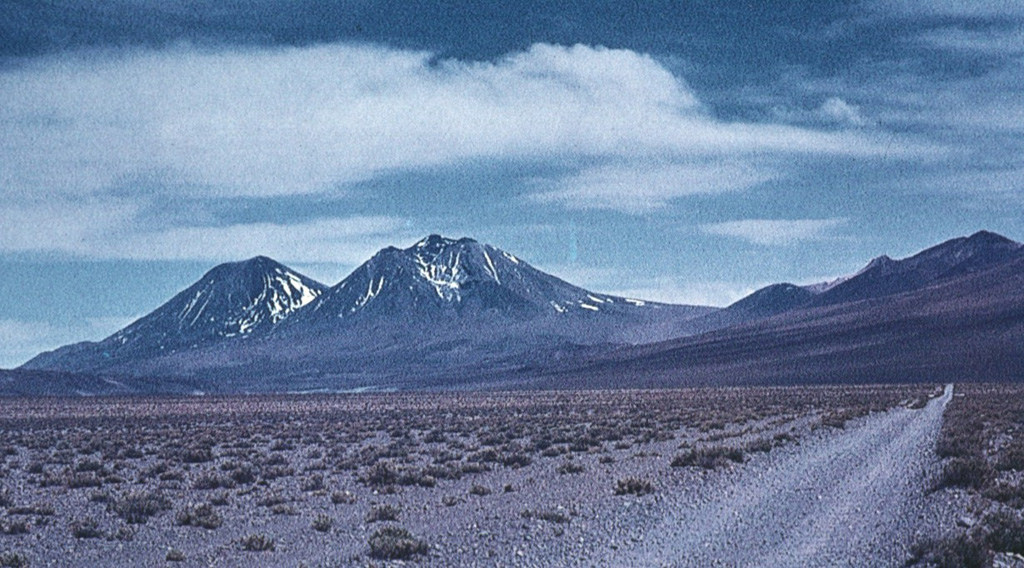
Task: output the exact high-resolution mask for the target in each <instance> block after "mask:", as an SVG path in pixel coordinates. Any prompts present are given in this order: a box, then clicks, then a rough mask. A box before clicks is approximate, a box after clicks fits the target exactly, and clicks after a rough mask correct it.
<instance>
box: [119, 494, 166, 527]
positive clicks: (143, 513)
mask: <svg viewBox="0 0 1024 568" xmlns="http://www.w3.org/2000/svg"><path fill="white" fill-rule="evenodd" d="M107 508H108V509H109V510H110V511H111V512H113V513H114V514H116V515H117V516H119V517H121V518H122V519H124V520H125V521H126V522H128V523H130V524H133V525H137V524H143V523H145V522H146V521H147V520H149V518H150V517H152V516H154V515H156V514H158V513H160V512H162V511H166V510H168V509H170V508H171V502H170V501H169V500H168V499H167V498H166V497H164V496H163V495H161V494H159V493H153V492H149V491H137V492H132V493H128V494H126V495H124V496H122V497H121V498H120V499H118V500H117V501H114V502H112V503H110V504H109V505H108V506H107Z"/></svg>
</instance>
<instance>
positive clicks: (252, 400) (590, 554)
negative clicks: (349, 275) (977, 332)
mask: <svg viewBox="0 0 1024 568" xmlns="http://www.w3.org/2000/svg"><path fill="white" fill-rule="evenodd" d="M939 394H941V389H936V387H934V386H910V387H828V388H778V389H762V388H751V389H720V390H675V391H611V392H608V391H605V392H573V393H514V394H501V393H499V394H488V395H465V394H462V395H454V394H448V395H446V394H424V395H360V396H346V397H248V398H246V397H239V398H217V399H174V398H172V399H146V400H139V399H100V400H91V401H72V400H48V399H12V400H7V401H3V404H4V410H5V413H6V414H5V417H3V418H0V427H2V428H3V433H4V438H3V440H2V441H0V454H3V460H2V466H0V487H2V489H0V505H2V507H3V512H2V513H0V529H2V530H0V566H16V565H19V564H20V563H22V562H24V563H27V564H28V565H31V566H90V565H92V566H165V565H167V566H174V565H180V566H367V565H390V564H399V563H406V564H410V563H411V564H414V565H423V566H555V565H566V566H574V565H575V566H639V565H669V566H676V565H678V566H689V565H693V566H707V565H716V564H718V565H729V566H735V565H759V566H771V565H782V566H796V565H799V566H807V565H854V566H878V565H900V564H902V563H903V562H904V561H905V560H907V559H908V558H909V557H910V556H911V552H910V549H911V547H912V546H913V544H914V542H916V541H917V540H919V539H920V538H923V537H928V536H930V535H941V534H943V533H944V531H946V530H947V528H946V525H947V524H949V523H952V522H955V520H956V515H955V514H953V513H951V512H950V509H949V507H950V506H951V505H950V504H949V503H948V502H947V501H948V499H947V497H946V494H945V493H929V492H928V491H927V489H928V488H929V487H930V484H932V483H933V478H934V476H935V475H936V472H937V471H938V470H939V468H940V465H939V462H938V458H936V457H935V454H934V444H935V439H936V437H937V435H938V429H939V426H940V424H941V416H942V409H943V406H944V405H945V404H946V401H947V400H948V397H949V392H948V390H947V392H946V394H944V395H942V396H941V397H938V396H937V395H939ZM929 397H936V398H934V399H933V400H931V402H929V403H928V404H927V405H926V406H925V401H926V400H928V398H929ZM922 406H923V407H924V408H921V407H922Z"/></svg>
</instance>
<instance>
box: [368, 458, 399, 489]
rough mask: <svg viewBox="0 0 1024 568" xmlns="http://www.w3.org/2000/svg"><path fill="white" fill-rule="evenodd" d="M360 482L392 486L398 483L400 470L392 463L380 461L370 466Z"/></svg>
mask: <svg viewBox="0 0 1024 568" xmlns="http://www.w3.org/2000/svg"><path fill="white" fill-rule="evenodd" d="M360 480H361V481H362V482H363V483H365V484H367V485H375V486H380V485H392V484H395V483H397V482H398V470H397V469H396V468H395V466H394V465H393V464H392V463H391V462H386V461H380V462H377V463H375V464H373V465H372V466H370V469H369V470H367V471H366V473H365V474H363V476H362V477H361V478H360Z"/></svg>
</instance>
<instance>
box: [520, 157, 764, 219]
mask: <svg viewBox="0 0 1024 568" xmlns="http://www.w3.org/2000/svg"><path fill="white" fill-rule="evenodd" d="M772 177H773V174H772V172H770V171H769V170H768V169H766V168H763V167H757V166H753V165H744V164H737V163H717V162H716V163H700V164H686V165H676V164H669V165H664V164H657V165H629V166H623V165H615V166H598V167H594V168H590V169H585V170H583V171H581V172H579V173H578V174H576V175H573V176H569V177H567V178H564V179H562V180H560V181H558V182H556V184H555V185H556V188H555V189H552V190H548V191H542V192H540V193H536V194H534V195H532V196H531V197H532V198H533V199H536V200H538V201H543V202H558V203H561V204H563V205H565V206H567V207H570V208H574V209H617V210H621V211H627V212H630V213H645V212H648V211H651V210H654V209H658V208H661V207H664V206H665V205H666V204H667V203H668V202H669V201H670V200H672V199H675V198H678V197H683V196H687V195H696V194H715V193H723V192H728V191H736V190H740V189H745V188H748V187H751V186H754V185H757V184H759V183H763V182H765V181H768V180H769V179H772Z"/></svg>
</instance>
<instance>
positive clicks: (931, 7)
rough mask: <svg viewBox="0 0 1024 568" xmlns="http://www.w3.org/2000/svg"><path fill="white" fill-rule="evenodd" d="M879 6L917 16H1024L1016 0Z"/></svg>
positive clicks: (904, 1)
mask: <svg viewBox="0 0 1024 568" xmlns="http://www.w3.org/2000/svg"><path fill="white" fill-rule="evenodd" d="M877 7H878V8H881V9H883V10H885V11H888V12H893V13H897V14H904V15H915V16H954V17H956V16H959V17H978V18H1018V17H1024V5H1022V4H1021V3H1020V2H1017V1H1015V0H928V1H926V2H922V1H920V0H881V1H879V2H878V3H877Z"/></svg>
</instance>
